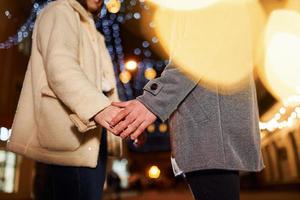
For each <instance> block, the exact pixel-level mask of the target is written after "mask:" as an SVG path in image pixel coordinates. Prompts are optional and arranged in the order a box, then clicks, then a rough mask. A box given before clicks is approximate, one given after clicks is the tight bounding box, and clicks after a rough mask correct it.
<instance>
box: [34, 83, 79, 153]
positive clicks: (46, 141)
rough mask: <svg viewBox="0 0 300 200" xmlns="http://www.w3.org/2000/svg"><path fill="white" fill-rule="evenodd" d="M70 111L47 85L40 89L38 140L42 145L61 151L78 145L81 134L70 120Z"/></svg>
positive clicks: (74, 148) (72, 148) (71, 149)
mask: <svg viewBox="0 0 300 200" xmlns="http://www.w3.org/2000/svg"><path fill="white" fill-rule="evenodd" d="M70 112H71V111H70V110H69V109H68V108H67V107H66V106H65V105H64V104H63V103H62V102H61V101H60V100H59V99H58V98H57V97H56V95H55V94H54V93H53V91H52V90H51V89H50V88H49V87H48V86H44V87H43V88H42V89H41V99H40V107H39V119H38V129H39V133H38V140H39V143H40V145H41V146H42V147H44V148H47V149H50V150H61V151H74V150H76V149H77V148H79V147H80V144H81V142H82V139H83V134H82V133H80V132H78V131H77V128H76V127H75V126H74V124H73V122H72V121H71V120H70V118H69V115H70Z"/></svg>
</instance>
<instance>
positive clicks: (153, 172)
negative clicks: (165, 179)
mask: <svg viewBox="0 0 300 200" xmlns="http://www.w3.org/2000/svg"><path fill="white" fill-rule="evenodd" d="M148 177H149V178H152V179H158V178H159V177H160V169H159V168H158V167H157V166H156V165H153V166H151V167H150V169H149V170H148Z"/></svg>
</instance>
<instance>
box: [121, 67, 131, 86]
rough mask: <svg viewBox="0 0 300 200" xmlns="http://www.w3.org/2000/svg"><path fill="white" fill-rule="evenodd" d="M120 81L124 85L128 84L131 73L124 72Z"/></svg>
mask: <svg viewBox="0 0 300 200" xmlns="http://www.w3.org/2000/svg"><path fill="white" fill-rule="evenodd" d="M119 78H120V81H121V82H122V83H124V84H126V83H128V82H129V81H130V80H131V73H130V72H128V71H126V70H125V71H122V72H121V73H120V75H119Z"/></svg>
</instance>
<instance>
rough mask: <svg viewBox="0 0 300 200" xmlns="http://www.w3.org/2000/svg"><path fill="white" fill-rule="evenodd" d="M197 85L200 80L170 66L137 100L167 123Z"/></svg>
mask: <svg viewBox="0 0 300 200" xmlns="http://www.w3.org/2000/svg"><path fill="white" fill-rule="evenodd" d="M197 83H198V80H192V79H190V78H188V77H187V76H185V75H184V74H183V73H182V72H181V71H180V70H179V69H178V68H176V67H174V66H173V65H171V64H169V65H168V66H167V67H166V68H165V70H164V71H163V73H162V75H161V77H159V78H156V79H154V80H152V81H149V82H148V83H147V84H146V86H145V87H144V93H143V94H142V95H141V96H139V97H137V100H139V101H140V102H141V103H143V104H144V105H145V106H146V107H147V108H148V109H149V110H150V111H151V112H153V113H154V114H155V115H156V116H157V117H159V118H160V119H161V120H162V121H166V120H167V119H168V118H169V117H170V115H171V114H172V113H173V112H174V111H175V110H176V109H177V107H178V105H179V104H180V103H181V102H182V101H183V100H184V98H185V97H186V96H187V95H188V94H189V93H190V92H191V91H192V90H193V88H195V87H196V85H197Z"/></svg>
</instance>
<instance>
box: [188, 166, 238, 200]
mask: <svg viewBox="0 0 300 200" xmlns="http://www.w3.org/2000/svg"><path fill="white" fill-rule="evenodd" d="M185 176H186V181H187V182H188V185H189V186H190V189H191V191H192V193H193V195H194V198H195V199H196V200H220V199H222V200H239V199H240V179H239V172H238V171H228V170H201V171H195V172H189V173H186V174H185Z"/></svg>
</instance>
